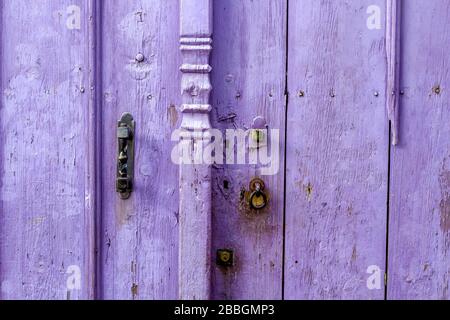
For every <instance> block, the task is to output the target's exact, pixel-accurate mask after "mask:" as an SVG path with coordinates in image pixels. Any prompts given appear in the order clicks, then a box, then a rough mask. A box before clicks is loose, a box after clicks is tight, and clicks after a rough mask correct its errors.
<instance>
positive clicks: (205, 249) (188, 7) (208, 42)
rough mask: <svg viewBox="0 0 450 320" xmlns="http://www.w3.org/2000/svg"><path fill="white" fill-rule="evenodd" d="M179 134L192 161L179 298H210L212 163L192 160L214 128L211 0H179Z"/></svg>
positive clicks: (184, 201)
mask: <svg viewBox="0 0 450 320" xmlns="http://www.w3.org/2000/svg"><path fill="white" fill-rule="evenodd" d="M180 50H181V53H182V60H183V61H182V65H181V67H180V70H181V73H182V76H181V107H180V112H181V114H182V120H181V128H180V129H181V134H180V138H182V139H184V140H185V139H188V140H189V142H190V144H191V150H192V152H191V154H190V158H191V159H192V161H191V164H186V163H183V164H181V165H180V180H179V187H180V207H179V210H180V219H179V223H180V224H179V228H180V238H179V280H178V281H179V285H178V290H179V298H180V299H183V300H197V299H202V300H203V299H205V300H207V299H209V298H210V287H211V254H210V251H211V167H210V166H209V165H206V164H194V163H197V162H195V161H194V159H193V158H194V157H195V154H196V150H202V149H203V145H204V144H205V143H207V141H206V140H205V139H206V138H205V137H208V136H209V135H207V134H206V135H205V134H204V133H205V132H206V133H208V130H209V129H211V122H210V119H209V113H210V111H211V104H210V101H209V100H210V93H211V89H212V87H211V81H210V72H211V66H210V64H209V58H210V53H211V50H212V0H180Z"/></svg>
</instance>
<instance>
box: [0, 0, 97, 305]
mask: <svg viewBox="0 0 450 320" xmlns="http://www.w3.org/2000/svg"><path fill="white" fill-rule="evenodd" d="M1 6H2V7H1V12H2V24H1V26H2V29H1V30H2V60H1V62H2V80H1V83H2V88H1V92H2V106H1V112H0V119H1V120H0V124H1V132H2V134H1V146H2V149H1V150H2V153H1V154H2V157H1V168H2V169H1V170H2V172H1V189H0V193H1V216H0V285H1V287H0V298H1V299H19V298H20V299H79V298H83V299H89V298H93V297H94V274H95V272H94V268H95V264H94V263H95V261H94V249H95V248H94V225H95V222H94V221H95V220H94V219H95V217H94V208H95V188H94V187H93V186H94V185H95V184H94V183H93V179H94V172H92V164H93V163H94V161H93V159H94V157H93V152H92V150H93V146H92V144H93V143H94V140H93V139H91V138H90V137H93V136H95V135H94V134H93V132H92V130H93V128H94V125H93V121H94V117H93V113H94V97H95V94H94V93H93V91H91V89H90V88H91V86H92V85H93V75H94V67H95V66H94V60H93V49H94V33H95V32H94V30H95V29H94V27H93V25H92V21H89V19H86V17H89V16H91V15H93V12H94V8H93V2H92V1H73V0H72V1H58V2H56V1H32V2H30V1H21V0H18V1H2V2H1ZM76 6H78V8H81V12H80V16H81V17H82V19H81V20H79V22H80V23H79V24H78V23H77V20H76V19H75V20H73V19H72V18H71V17H75V16H76V12H75V11H74V10H76V8H77V7H76ZM74 15H75V16H74ZM75 18H76V17H75ZM70 279H74V281H70V283H68V280H70ZM78 280H79V281H78Z"/></svg>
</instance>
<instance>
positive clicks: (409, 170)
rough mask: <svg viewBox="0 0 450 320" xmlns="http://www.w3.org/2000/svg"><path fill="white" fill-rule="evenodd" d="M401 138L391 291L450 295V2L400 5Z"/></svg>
mask: <svg viewBox="0 0 450 320" xmlns="http://www.w3.org/2000/svg"><path fill="white" fill-rule="evenodd" d="M402 13H403V14H402V15H403V19H402V20H403V25H402V47H403V49H402V56H401V61H402V66H401V77H400V79H401V86H402V89H403V90H404V91H405V95H404V96H403V97H402V98H401V107H400V117H399V119H400V136H401V137H402V138H401V140H400V144H399V146H398V147H396V148H394V149H393V151H392V159H391V172H392V175H391V192H390V203H391V210H390V227H389V272H388V299H449V298H450V293H449V274H450V254H449V246H450V140H449V136H450V126H449V121H450V106H449V101H450V99H449V89H450V71H449V70H450V57H449V55H448V48H447V47H448V45H447V44H448V42H449V39H450V26H449V24H448V21H449V19H450V3H449V2H448V1H445V0H434V1H420V0H412V1H405V2H404V4H403V8H402Z"/></svg>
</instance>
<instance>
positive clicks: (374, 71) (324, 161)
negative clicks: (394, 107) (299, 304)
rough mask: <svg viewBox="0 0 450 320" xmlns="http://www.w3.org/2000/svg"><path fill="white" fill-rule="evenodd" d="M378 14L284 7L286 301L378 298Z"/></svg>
mask: <svg viewBox="0 0 450 320" xmlns="http://www.w3.org/2000/svg"><path fill="white" fill-rule="evenodd" d="M385 4H386V1H384V0H369V1H367V0H364V1H347V2H344V1H315V0H305V1H290V5H289V53H288V60H289V63H288V88H289V104H288V117H287V133H288V135H287V142H286V144H287V146H288V147H287V155H286V157H287V163H286V177H287V178H286V179H287V181H286V240H285V241H286V249H285V250H286V252H285V257H286V261H285V280H284V281H285V298H287V299H383V298H384V286H383V273H384V271H383V270H384V267H385V256H386V253H385V249H386V243H385V240H386V200H387V176H388V172H387V163H388V122H387V117H386V112H385V107H384V106H385V103H386V94H385V79H386V62H385V61H386V56H385V46H384V44H385V19H384V15H385V9H386V8H385ZM367 272H370V274H368V273H367ZM371 276H372V277H371ZM370 277H371V278H370ZM368 280H370V281H369V283H368ZM372 280H373V281H372Z"/></svg>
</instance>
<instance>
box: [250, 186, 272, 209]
mask: <svg viewBox="0 0 450 320" xmlns="http://www.w3.org/2000/svg"><path fill="white" fill-rule="evenodd" d="M264 189H265V184H264V181H262V180H261V179H259V178H255V179H253V180H252V181H251V182H250V191H251V194H250V197H249V205H250V208H251V209H254V210H262V209H264V208H265V207H266V206H267V202H268V198H267V195H266V194H265V193H264Z"/></svg>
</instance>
